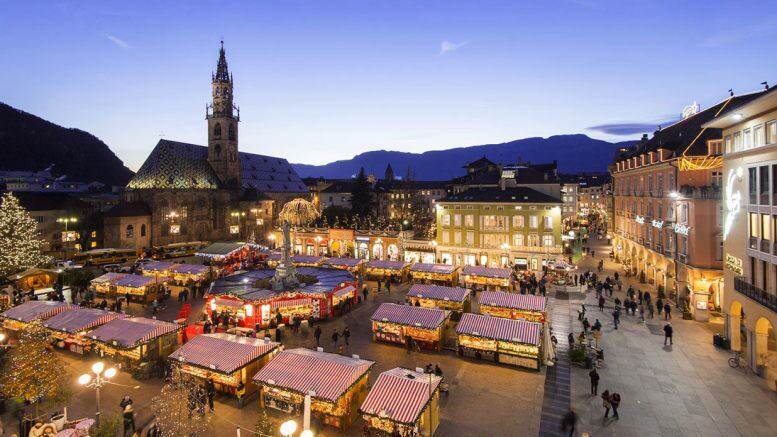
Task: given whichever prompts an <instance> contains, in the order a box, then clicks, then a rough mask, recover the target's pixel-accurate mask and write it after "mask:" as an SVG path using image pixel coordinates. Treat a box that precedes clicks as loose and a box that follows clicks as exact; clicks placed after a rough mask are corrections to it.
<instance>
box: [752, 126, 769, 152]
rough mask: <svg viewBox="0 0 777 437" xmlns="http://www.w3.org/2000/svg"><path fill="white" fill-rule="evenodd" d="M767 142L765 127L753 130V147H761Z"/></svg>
mask: <svg viewBox="0 0 777 437" xmlns="http://www.w3.org/2000/svg"><path fill="white" fill-rule="evenodd" d="M764 144H766V142H765V138H764V127H763V126H756V127H754V128H753V147H761V146H763V145H764Z"/></svg>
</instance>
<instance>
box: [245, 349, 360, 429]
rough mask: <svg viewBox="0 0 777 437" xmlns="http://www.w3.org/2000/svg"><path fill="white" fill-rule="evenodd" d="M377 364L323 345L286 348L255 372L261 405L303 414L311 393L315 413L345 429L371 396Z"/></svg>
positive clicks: (323, 421) (324, 421)
mask: <svg viewBox="0 0 777 437" xmlns="http://www.w3.org/2000/svg"><path fill="white" fill-rule="evenodd" d="M373 364H375V362H374V361H369V360H363V359H361V358H359V357H358V356H357V355H354V356H352V357H348V356H343V355H338V354H331V353H327V352H323V350H321V349H320V348H319V349H318V350H311V349H302V348H299V349H288V350H285V351H283V352H281V353H279V354H278V355H277V356H276V357H275V358H273V359H272V361H270V362H269V363H268V364H267V365H266V366H264V368H262V370H260V371H259V373H257V374H256V376H254V382H256V383H257V384H259V386H260V388H261V397H260V398H259V405H260V407H261V408H273V409H276V410H280V411H284V412H286V413H289V414H292V415H300V414H302V413H303V411H304V405H305V398H306V397H308V396H309V402H310V411H311V414H312V415H313V416H314V417H316V418H317V419H319V420H320V421H321V422H322V423H324V424H327V425H331V426H334V427H337V428H340V429H345V428H347V427H348V426H349V425H350V424H351V423H353V421H354V420H355V419H356V418H357V416H358V410H357V409H358V407H359V405H360V404H361V403H362V402H363V401H364V399H365V397H366V396H367V381H368V379H369V375H370V369H371V368H372V366H373Z"/></svg>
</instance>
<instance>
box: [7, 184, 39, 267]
mask: <svg viewBox="0 0 777 437" xmlns="http://www.w3.org/2000/svg"><path fill="white" fill-rule="evenodd" d="M44 244H45V241H44V240H43V239H42V238H41V235H40V232H38V228H37V223H36V222H35V220H34V219H33V218H32V217H31V216H30V214H29V213H28V212H27V210H25V209H24V208H23V207H22V205H21V204H20V203H19V199H17V198H16V196H14V195H13V193H11V192H8V193H6V194H4V195H3V199H2V203H0V277H2V276H8V275H11V274H14V273H16V272H19V271H21V270H24V269H26V268H30V267H38V266H41V265H43V264H46V263H48V262H50V258H49V257H47V256H45V255H43V252H42V248H43V245H44Z"/></svg>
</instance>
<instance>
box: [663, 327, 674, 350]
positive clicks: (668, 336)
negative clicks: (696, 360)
mask: <svg viewBox="0 0 777 437" xmlns="http://www.w3.org/2000/svg"><path fill="white" fill-rule="evenodd" d="M672 334H674V329H672V324H671V323H667V324H666V325H664V346H666V341H667V340H669V346H672Z"/></svg>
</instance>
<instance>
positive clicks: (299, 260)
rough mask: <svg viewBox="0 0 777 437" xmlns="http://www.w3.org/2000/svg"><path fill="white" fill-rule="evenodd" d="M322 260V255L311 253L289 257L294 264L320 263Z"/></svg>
mask: <svg viewBox="0 0 777 437" xmlns="http://www.w3.org/2000/svg"><path fill="white" fill-rule="evenodd" d="M323 260H324V257H322V256H313V255H295V256H293V257H291V262H293V263H294V264H320V263H321V261H323Z"/></svg>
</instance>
